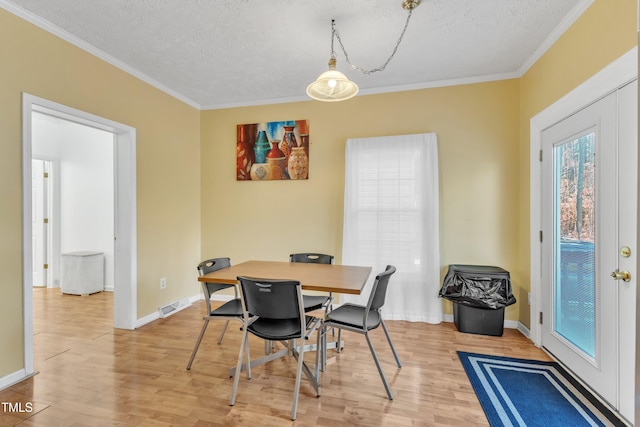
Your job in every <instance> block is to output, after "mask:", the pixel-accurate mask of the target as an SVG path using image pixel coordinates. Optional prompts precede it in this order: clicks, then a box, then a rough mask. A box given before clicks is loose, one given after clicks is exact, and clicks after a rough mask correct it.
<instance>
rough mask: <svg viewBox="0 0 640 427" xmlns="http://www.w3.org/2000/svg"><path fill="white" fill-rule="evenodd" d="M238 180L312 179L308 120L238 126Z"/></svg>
mask: <svg viewBox="0 0 640 427" xmlns="http://www.w3.org/2000/svg"><path fill="white" fill-rule="evenodd" d="M236 135H237V136H236V180H238V181H278V180H304V179H309V121H308V120H286V121H279V122H264V123H252V124H244V125H237V131H236Z"/></svg>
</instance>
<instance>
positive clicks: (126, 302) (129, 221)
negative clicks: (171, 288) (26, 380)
mask: <svg viewBox="0 0 640 427" xmlns="http://www.w3.org/2000/svg"><path fill="white" fill-rule="evenodd" d="M34 113H37V114H44V115H46V116H48V117H52V118H57V119H63V120H67V121H70V122H73V123H77V124H81V125H84V126H89V127H91V128H94V129H100V130H102V131H106V132H109V133H111V134H112V135H113V151H112V154H113V236H112V237H113V258H114V260H113V283H114V297H113V300H114V310H113V325H114V327H115V328H119V329H135V327H136V321H137V285H136V280H137V260H136V253H137V247H136V130H135V129H134V128H132V127H130V126H127V125H124V124H121V123H117V122H114V121H112V120H108V119H105V118H103V117H99V116H95V115H93V114H89V113H86V112H84V111H80V110H76V109H73V108H70V107H67V106H65V105H62V104H58V103H55V102H52V101H49V100H46V99H43V98H38V97H36V96H33V95H30V94H23V97H22V147H23V150H22V171H23V224H24V226H23V247H24V251H23V253H24V259H23V300H24V343H25V351H24V355H25V371H26V372H25V374H26V375H27V376H29V375H32V374H33V373H34V364H33V295H32V292H33V274H32V273H33V272H32V269H33V254H34V251H33V230H32V217H33V200H32V194H33V192H32V158H33V120H32V118H33V114H34Z"/></svg>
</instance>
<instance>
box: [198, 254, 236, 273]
mask: <svg viewBox="0 0 640 427" xmlns="http://www.w3.org/2000/svg"><path fill="white" fill-rule="evenodd" d="M227 267H231V259H230V258H211V259H208V260H206V261H202V262H201V263H200V264H198V267H197V268H198V273H200V275H201V276H204V275H205V274H207V273H211V272H213V271H218V270H222V269H223V268H227Z"/></svg>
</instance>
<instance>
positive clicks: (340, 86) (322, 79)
mask: <svg viewBox="0 0 640 427" xmlns="http://www.w3.org/2000/svg"><path fill="white" fill-rule="evenodd" d="M420 3H421V0H404V1H403V2H402V8H403V9H405V10H408V11H409V14H408V15H407V20H406V22H405V24H404V28H403V29H402V33H401V34H400V37H399V38H398V41H397V42H396V46H395V48H394V49H393V52H391V55H390V56H389V58H388V59H387V61H386V62H385V63H384V65H382V66H381V67H378V68H374V69H372V70H364V69H362V68H360V67H356V66H355V65H353V64H352V63H351V62H350V61H349V55H348V54H347V51H346V49H345V48H344V45H343V44H342V40H341V39H340V34H339V33H338V31H337V30H336V21H335V19H332V20H331V58H330V59H329V70H328V71H325V72H324V73H322V74H320V76H318V78H317V79H316V80H315V81H314V82H313V83H311V84H310V85H309V86H307V95H309V97H311V98H313V99H315V100H318V101H324V102H337V101H345V100H347V99H350V98H353V97H354V96H356V95H357V94H358V91H359V88H358V85H357V84H356V83H354V82H352V81H351V80H349V79H348V78H347V76H345V75H344V74H342V73H341V72H340V71H338V70H336V52H335V50H334V49H333V43H334V40H335V39H337V40H338V43H339V44H340V48H341V49H342V52H343V53H344V56H345V58H346V60H347V63H348V64H349V65H350V66H351V68H354V69H356V70H358V71H360V72H362V73H363V74H371V73H375V72H378V71H382V70H384V69H385V68H386V66H387V64H388V63H389V62H390V61H391V59H392V58H393V57H394V56H395V54H396V51H397V50H398V46H400V42H401V41H402V38H403V37H404V33H405V31H407V27H408V26H409V20H410V19H411V13H412V12H413V9H415V8H416V7H418V6H419V5H420Z"/></svg>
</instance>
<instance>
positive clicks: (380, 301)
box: [367, 265, 396, 311]
mask: <svg viewBox="0 0 640 427" xmlns="http://www.w3.org/2000/svg"><path fill="white" fill-rule="evenodd" d="M395 272H396V268H395V267H394V266H393V265H387V268H386V269H385V270H384V272H383V273H380V274H378V275H377V276H376V279H375V281H374V282H373V288H372V289H371V295H369V302H368V303H367V309H368V310H367V311H369V310H375V311H378V310H380V308H381V307H382V306H383V305H384V299H385V297H386V295H387V286H388V285H389V279H390V278H391V275H392V274H393V273H395Z"/></svg>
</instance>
